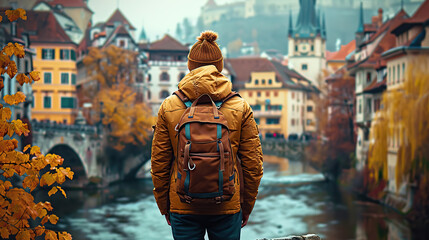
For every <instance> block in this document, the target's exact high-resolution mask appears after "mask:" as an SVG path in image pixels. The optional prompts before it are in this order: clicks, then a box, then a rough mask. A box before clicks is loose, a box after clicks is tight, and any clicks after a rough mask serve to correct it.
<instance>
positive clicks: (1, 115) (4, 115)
mask: <svg viewBox="0 0 429 240" xmlns="http://www.w3.org/2000/svg"><path fill="white" fill-rule="evenodd" d="M11 116H12V111H11V110H10V109H9V108H4V107H2V108H0V120H2V121H6V120H9V119H10V117H11Z"/></svg>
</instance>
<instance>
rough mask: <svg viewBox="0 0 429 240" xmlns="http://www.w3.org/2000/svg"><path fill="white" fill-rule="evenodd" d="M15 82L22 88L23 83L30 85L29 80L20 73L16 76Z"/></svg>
mask: <svg viewBox="0 0 429 240" xmlns="http://www.w3.org/2000/svg"><path fill="white" fill-rule="evenodd" d="M16 81H17V82H18V83H19V84H20V85H21V86H22V85H24V83H31V80H30V78H29V77H27V75H25V74H24V73H20V74H18V75H17V76H16Z"/></svg>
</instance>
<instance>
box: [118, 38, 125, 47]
mask: <svg viewBox="0 0 429 240" xmlns="http://www.w3.org/2000/svg"><path fill="white" fill-rule="evenodd" d="M119 47H125V40H123V39H121V40H119Z"/></svg>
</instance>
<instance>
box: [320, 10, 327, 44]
mask: <svg viewBox="0 0 429 240" xmlns="http://www.w3.org/2000/svg"><path fill="white" fill-rule="evenodd" d="M320 32H321V35H322V38H326V23H325V13H323V14H322V30H321V31H320Z"/></svg>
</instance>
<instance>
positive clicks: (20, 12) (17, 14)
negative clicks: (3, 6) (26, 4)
mask: <svg viewBox="0 0 429 240" xmlns="http://www.w3.org/2000/svg"><path fill="white" fill-rule="evenodd" d="M6 16H7V18H8V19H9V21H11V22H13V21H16V20H18V19H20V18H21V19H22V20H27V13H26V12H25V10H24V9H22V8H18V9H15V10H6Z"/></svg>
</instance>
